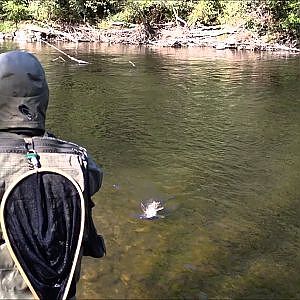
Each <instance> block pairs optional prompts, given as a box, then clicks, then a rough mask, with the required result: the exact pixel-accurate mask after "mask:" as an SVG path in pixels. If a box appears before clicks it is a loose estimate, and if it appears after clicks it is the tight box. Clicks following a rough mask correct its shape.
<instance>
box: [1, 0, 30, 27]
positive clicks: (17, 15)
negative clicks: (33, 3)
mask: <svg viewBox="0 0 300 300" xmlns="http://www.w3.org/2000/svg"><path fill="white" fill-rule="evenodd" d="M2 10H3V13H4V16H5V17H6V19H7V20H10V21H13V22H14V23H15V25H16V27H18V23H19V22H20V21H22V20H25V19H27V18H28V17H29V11H28V8H27V3H26V2H25V1H21V0H8V1H5V2H4V3H3V4H2Z"/></svg>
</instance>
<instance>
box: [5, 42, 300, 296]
mask: <svg viewBox="0 0 300 300" xmlns="http://www.w3.org/2000/svg"><path fill="white" fill-rule="evenodd" d="M59 47H60V48H61V49H63V50H64V51H66V52H67V53H69V54H70V55H72V56H75V57H76V58H80V59H84V60H87V61H89V62H90V64H88V65H78V64H76V63H74V62H72V61H66V62H63V61H62V60H60V59H57V58H58V56H60V55H61V54H60V53H58V52H57V51H56V50H54V49H53V48H50V47H48V46H46V45H40V44H11V43H4V44H2V45H1V49H2V51H4V50H8V49H15V48H21V49H27V50H29V51H32V52H33V53H35V54H36V55H37V56H38V58H39V59H40V60H41V62H42V63H43V65H44V67H45V70H46V74H47V78H48V81H49V87H50V93H51V102H50V104H49V109H48V119H47V127H48V129H49V130H50V131H52V132H54V133H55V134H56V135H57V136H59V137H61V138H64V139H68V140H72V141H74V142H77V143H80V144H82V145H84V146H85V147H86V148H87V149H88V150H89V151H90V153H91V154H92V155H93V157H94V159H95V160H96V161H97V162H98V163H99V164H101V165H102V166H103V170H104V174H105V177H104V182H103V187H102V189H101V191H100V192H99V193H97V194H96V195H95V196H94V202H95V203H96V207H95V209H94V220H95V223H96V225H97V228H98V229H99V231H100V232H102V233H103V235H104V236H105V239H106V244H107V256H106V257H105V258H104V259H102V260H96V259H92V258H85V259H84V260H83V265H82V277H81V281H80V284H79V286H78V297H79V298H88V299H93V298H95V299H96V298H97V299H99V298H105V299H108V298H111V299H117V298H119V299H120V298H122V299H124V298H127V299H132V298H135V299H141V298H147V299H149V298H155V299H162V298H164V299H165V298H180V299H206V298H228V297H230V298H251V299H258V298H263V299H266V298H268V299H276V298H277V299H282V298H300V284H299V283H300V273H299V266H300V185H299V182H300V173H299V172H300V171H299V170H300V158H299V151H300V84H299V83H300V57H299V56H287V55H286V54H285V53H281V54H270V53H254V52H232V51H229V50H228V51H227V50H226V51H217V50H214V49H201V48H190V49H161V48H157V49H156V48H152V49H147V48H143V47H127V46H106V45H96V44H95V45H93V44H92V45H87V44H83V45H79V46H76V45H67V44H61V45H59ZM151 198H152V199H159V200H161V201H163V202H164V206H165V210H164V211H162V213H163V214H164V215H165V218H163V219H159V220H155V221H148V220H140V219H137V218H136V215H137V214H139V213H141V209H140V203H141V201H147V200H149V199H151Z"/></svg>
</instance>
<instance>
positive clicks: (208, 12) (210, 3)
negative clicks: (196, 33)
mask: <svg viewBox="0 0 300 300" xmlns="http://www.w3.org/2000/svg"><path fill="white" fill-rule="evenodd" d="M221 12H222V5H221V2H220V1H219V0H200V1H198V3H197V4H196V6H195V7H194V9H193V10H192V13H191V14H190V16H189V18H188V23H189V24H190V25H191V26H194V25H196V24H197V23H200V24H204V25H211V24H216V23H219V19H218V17H219V16H220V15H221Z"/></svg>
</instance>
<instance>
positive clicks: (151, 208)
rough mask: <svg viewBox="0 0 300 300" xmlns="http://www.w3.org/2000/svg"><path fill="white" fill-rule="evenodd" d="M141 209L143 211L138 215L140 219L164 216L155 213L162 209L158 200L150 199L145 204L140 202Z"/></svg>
mask: <svg viewBox="0 0 300 300" xmlns="http://www.w3.org/2000/svg"><path fill="white" fill-rule="evenodd" d="M141 209H142V211H143V214H142V215H140V216H139V218H140V219H150V220H152V219H157V218H164V216H162V215H158V214H157V212H159V211H160V210H163V209H164V207H163V206H162V203H161V201H159V200H155V199H150V200H149V201H148V203H147V204H144V203H143V202H141Z"/></svg>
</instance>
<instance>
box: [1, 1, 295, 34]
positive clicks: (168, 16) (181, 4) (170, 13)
mask: <svg viewBox="0 0 300 300" xmlns="http://www.w3.org/2000/svg"><path fill="white" fill-rule="evenodd" d="M0 16H2V19H3V20H10V21H13V22H14V23H15V24H17V23H18V22H20V21H21V20H24V19H28V18H29V17H31V18H33V19H34V20H39V21H62V22H70V23H85V22H88V23H91V24H100V26H101V27H104V28H107V27H109V25H110V23H111V21H122V22H125V23H143V24H144V25H146V26H148V28H150V27H151V26H152V25H153V24H154V23H164V22H169V21H175V20H176V17H177V16H178V17H180V18H181V19H183V20H185V21H187V22H188V24H189V25H190V26H195V25H200V24H202V25H214V24H231V25H245V26H246V27H248V28H250V29H253V31H255V32H257V33H258V34H259V35H268V34H271V35H272V34H273V33H276V32H279V33H282V34H283V35H289V36H291V37H294V38H300V0H0Z"/></svg>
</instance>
